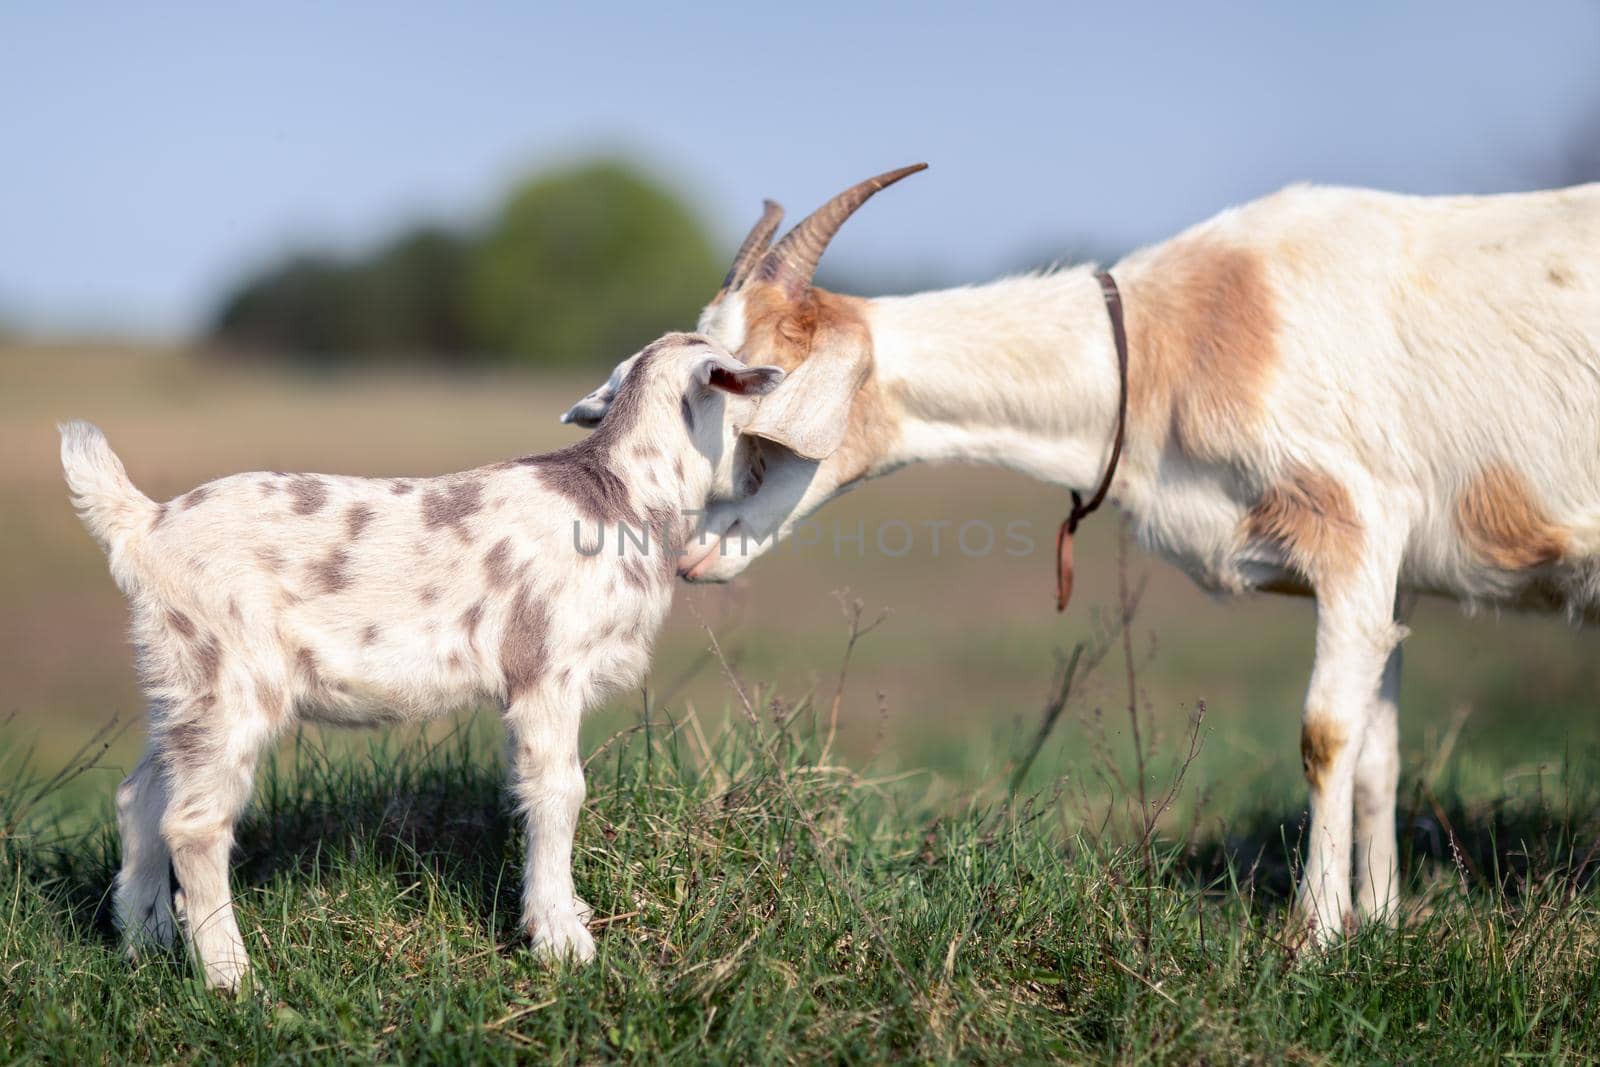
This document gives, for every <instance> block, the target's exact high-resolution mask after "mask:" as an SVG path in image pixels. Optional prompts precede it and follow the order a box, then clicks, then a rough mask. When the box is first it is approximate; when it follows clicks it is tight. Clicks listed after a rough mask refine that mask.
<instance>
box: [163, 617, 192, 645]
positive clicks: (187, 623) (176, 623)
mask: <svg viewBox="0 0 1600 1067" xmlns="http://www.w3.org/2000/svg"><path fill="white" fill-rule="evenodd" d="M167 625H168V626H170V627H172V629H173V630H174V631H175V632H176V633H177V634H178V635H179V636H180V637H182V638H184V639H185V640H188V641H193V640H194V635H195V629H194V621H193V620H192V619H190V618H189V616H187V615H185V614H184V613H183V612H181V611H176V610H168V611H167Z"/></svg>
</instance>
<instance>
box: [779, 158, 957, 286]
mask: <svg viewBox="0 0 1600 1067" xmlns="http://www.w3.org/2000/svg"><path fill="white" fill-rule="evenodd" d="M927 169H928V165H927V164H926V163H913V164H911V166H909V167H901V168H900V169H899V170H891V171H888V172H887V173H884V174H880V175H878V176H877V177H876V178H868V179H867V180H866V181H864V182H857V183H856V184H855V185H852V186H851V187H850V188H848V189H846V190H845V191H844V192H842V193H840V194H839V195H838V196H836V197H834V198H833V199H832V200H829V201H828V202H827V203H826V204H823V205H822V206H821V207H819V208H817V210H815V211H813V212H812V213H811V214H809V215H807V216H806V217H805V218H804V219H802V220H801V221H800V224H799V225H798V226H796V227H795V228H794V229H792V230H790V231H789V232H788V233H786V234H784V235H783V240H781V241H779V242H778V243H777V244H776V245H774V246H773V248H772V251H770V252H768V253H767V254H766V255H765V256H764V257H762V260H761V266H760V268H759V269H758V270H757V276H758V277H760V278H761V279H762V280H764V281H771V282H778V283H779V284H781V285H782V286H783V287H784V288H786V289H788V290H789V291H790V292H792V293H800V292H804V291H805V290H806V289H809V288H810V287H811V276H812V275H813V274H815V273H816V272H817V261H818V260H820V259H821V258H822V252H823V250H824V249H826V248H827V247H828V242H829V241H831V240H833V235H834V234H836V233H838V232H839V227H841V226H843V225H844V220H845V219H848V218H849V217H850V216H851V215H853V214H855V210H856V208H858V207H860V206H861V205H862V204H865V203H866V202H867V201H868V200H869V199H870V198H871V197H872V194H873V193H875V192H877V191H878V190H879V189H885V188H887V187H889V186H891V185H893V184H894V183H895V182H897V181H899V180H900V179H901V178H904V177H906V176H907V175H910V174H915V173H916V172H917V171H919V170H927Z"/></svg>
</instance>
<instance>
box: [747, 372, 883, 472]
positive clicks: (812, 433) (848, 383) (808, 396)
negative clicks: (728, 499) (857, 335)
mask: <svg viewBox="0 0 1600 1067" xmlns="http://www.w3.org/2000/svg"><path fill="white" fill-rule="evenodd" d="M868 369H869V361H868V359H867V357H866V355H865V354H864V353H857V354H849V355H847V354H830V353H826V352H819V353H817V354H816V355H813V356H812V357H811V358H810V359H808V360H806V361H805V362H804V363H802V364H800V366H798V367H796V368H795V369H794V370H793V371H791V372H790V373H789V376H788V377H787V378H785V379H784V383H783V387H782V388H781V389H778V390H777V391H776V392H774V393H773V394H772V395H771V396H769V397H767V398H766V399H765V400H763V401H761V407H760V409H759V410H757V412H756V417H755V421H753V422H752V423H751V424H750V425H749V426H746V427H745V428H744V432H745V433H747V434H750V435H752V436H755V437H764V438H766V439H767V440H769V441H773V442H776V443H777V444H780V445H782V446H783V447H784V448H787V449H789V450H790V451H791V452H794V453H796V454H798V455H801V456H804V457H805V458H806V459H814V460H823V459H827V458H828V457H829V456H831V455H833V454H834V453H835V452H837V451H838V450H839V445H840V443H841V442H843V441H844V435H845V431H846V430H848V429H849V428H850V405H851V403H852V402H853V401H854V400H855V398H856V390H858V389H860V388H861V383H862V382H864V381H866V379H867V371H868Z"/></svg>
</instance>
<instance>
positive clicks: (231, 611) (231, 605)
mask: <svg viewBox="0 0 1600 1067" xmlns="http://www.w3.org/2000/svg"><path fill="white" fill-rule="evenodd" d="M228 615H229V616H230V617H231V618H232V619H233V621H234V622H241V621H243V619H244V612H243V611H241V610H240V609H239V601H238V600H237V599H236V598H234V597H229V598H228Z"/></svg>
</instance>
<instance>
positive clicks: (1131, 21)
mask: <svg viewBox="0 0 1600 1067" xmlns="http://www.w3.org/2000/svg"><path fill="white" fill-rule="evenodd" d="M224 7H227V8H230V10H223V8H224ZM145 8H149V10H146V9H145ZM232 8H233V5H216V4H165V5H115V6H113V5H110V4H106V5H103V6H101V5H88V4H85V5H72V6H69V5H65V4H45V3H16V4H8V5H6V6H5V7H4V8H3V9H0V145H3V152H0V167H3V170H0V190H3V195H0V315H4V316H7V317H9V318H11V319H13V320H21V321H22V322H24V323H25V324H29V325H32V326H35V327H38V328H44V329H51V328H54V329H98V330H128V331H134V332H139V333H146V334H169V335H171V334H181V333H183V332H185V331H189V330H192V329H193V328H195V327H196V326H197V325H198V324H199V323H200V322H202V321H203V319H204V316H205V314H206V312H207V310H208V308H209V306H210V303H211V301H212V300H214V299H215V297H216V295H217V293H218V292H219V290H220V288H221V287H222V286H223V285H224V284H225V283H226V281H228V280H229V279H230V278H232V277H234V276H235V275H236V274H237V272H238V271H240V270H241V269H242V268H244V267H246V266H248V265H250V264H252V263H255V262H258V261H260V260H261V259H262V258H263V257H266V256H269V255H271V254H272V253H274V252H275V251H278V250H280V249H282V248H284V247H287V246H290V245H294V244H299V243H302V242H307V241H315V242H321V243H326V244H330V245H333V246H335V247H347V248H355V247H360V246H362V245H363V244H364V243H366V242H370V241H373V240H375V239H377V238H379V237H381V236H382V235H383V234H384V233H386V232H387V231H389V230H391V229H392V228H393V227H395V226H397V225H399V224H402V223H404V222H406V221H409V220H411V219H413V218H415V217H417V216H419V215H433V216H439V217H443V218H446V219H458V220H472V219H474V218H477V217H480V216H481V215H482V213H484V212H485V211H486V210H487V209H488V208H489V207H490V206H491V205H492V204H493V203H494V202H495V200H496V198H497V197H498V195H499V194H500V193H501V192H502V191H503V190H504V189H505V188H506V186H507V185H508V184H509V183H510V182H511V181H512V180H513V179H514V178H515V177H517V176H518V175H521V174H523V173H526V172H528V171H530V170H533V169H536V168H538V167H540V166H543V165H547V164H549V163H552V162H557V161H562V160H566V159H570V158H573V157H577V156H582V155H586V154H588V153H591V152H594V151H620V152H624V153H626V154H629V155H633V156H635V157H637V158H639V159H641V160H643V161H644V162H646V163H648V164H650V165H652V166H654V167H655V168H657V169H658V170H659V171H660V172H662V173H663V174H664V175H666V176H667V177H668V178H669V179H670V180H671V181H672V182H673V183H674V184H675V185H676V186H677V187H678V188H679V189H681V190H682V191H683V192H684V193H685V195H687V196H688V197H689V198H690V200H691V201H692V202H693V203H694V205H695V206H696V207H697V208H698V209H699V210H700V212H701V213H702V214H703V215H704V217H705V218H706V219H707V221H708V222H709V223H710V224H711V225H712V226H713V227H714V228H715V230H716V232H717V233H718V235H719V236H720V237H721V238H722V239H723V240H724V241H725V242H726V243H727V244H728V245H730V246H731V245H732V244H733V243H734V242H735V241H737V239H738V237H739V236H741V235H742V233H743V230H744V229H745V227H746V226H748V224H749V223H750V221H752V220H753V218H754V215H755V213H756V212H757V210H758V209H759V204H760V199H761V197H763V196H773V197H775V198H777V199H779V200H781V201H782V202H783V203H784V204H785V205H786V206H788V208H789V209H790V211H791V214H792V215H798V214H800V213H803V212H804V211H806V210H809V209H810V208H811V207H813V206H815V204H816V203H817V202H818V201H819V200H821V199H822V198H824V197H826V196H828V195H831V194H832V193H833V192H835V191H837V190H838V189H839V188H841V187H842V186H844V185H846V184H848V183H850V182H852V181H854V180H856V179H858V178H861V177H865V176H867V175H869V174H871V173H874V172H876V171H878V170H881V169H886V168H888V167H891V166H895V165H898V164H900V163H904V162H909V161H914V160H927V161H928V162H930V163H931V164H932V169H931V170H930V171H929V172H928V173H927V174H923V175H918V176H917V177H915V178H912V179H911V180H909V181H908V182H906V183H905V184H904V185H902V186H900V187H897V188H896V189H895V190H894V191H893V193H891V194H886V195H885V196H884V197H882V198H881V199H880V200H878V201H877V202H875V203H873V204H872V205H871V206H870V207H869V208H868V209H867V210H866V211H865V212H864V213H863V214H862V215H861V216H859V217H858V218H857V220H855V221H854V222H852V224H851V225H850V226H849V227H847V228H846V231H845V233H844V234H843V235H842V236H841V238H840V240H839V241H838V242H837V245H836V249H835V251H834V252H833V253H832V254H831V256H830V262H831V263H833V264H834V266H835V267H836V268H838V269H840V270H842V271H845V272H848V273H850V274H854V275H858V276H859V275H864V274H870V273H872V272H881V273H889V274H893V273H899V274H902V275H903V274H906V273H913V272H914V273H922V274H938V275H941V276H945V277H949V278H951V279H956V280H978V279H982V278H984V277H987V276H989V275H991V274H993V273H995V272H997V271H999V270H1002V269H1006V268H1010V267H1014V266H1016V265H1018V264H1019V263H1021V262H1024V261H1026V260H1027V259H1028V258H1029V256H1030V255H1032V256H1036V257H1037V258H1038V259H1040V260H1041V261H1042V260H1044V259H1047V258H1049V256H1051V255H1053V254H1055V253H1057V252H1059V251H1060V250H1061V249H1064V248H1070V247H1105V246H1126V245H1129V244H1132V243H1137V242H1144V241H1149V240H1154V239H1157V238H1159V237H1161V236H1164V235H1166V234H1168V233H1171V232H1173V231H1175V230H1177V229H1178V228H1180V227H1182V226H1183V225H1186V224H1187V223H1189V222H1192V221H1194V220H1196V219H1199V218H1202V217H1204V216H1206V215H1208V214H1210V213H1211V212H1213V211H1215V210H1216V209H1218V208H1220V207H1222V206H1225V205H1227V204H1229V203H1233V202H1237V201H1240V200H1244V199H1248V198H1250V197H1252V196H1255V195H1257V194H1260V193H1263V192H1266V191H1269V190H1271V189H1274V188H1276V187H1278V186H1280V185H1283V184H1285V183H1287V182H1290V181H1298V180H1312V181H1319V182H1336V183H1359V184H1368V185H1376V186H1382V187H1387V188H1392V189H1400V190H1407V191H1416V192H1435V191H1438V192H1444V191H1453V192H1490V191H1496V190H1505V189H1517V188H1528V187H1531V186H1535V185H1538V184H1540V183H1541V182H1544V181H1547V180H1550V178H1551V176H1552V175H1554V174H1556V173H1558V172H1559V171H1560V170H1561V166H1562V163H1563V161H1564V160H1565V159H1566V158H1567V157H1568V156H1569V154H1571V153H1572V152H1574V151H1575V150H1576V148H1577V145H1576V143H1575V141H1574V138H1575V137H1576V136H1577V132H1578V130H1579V128H1580V125H1581V124H1582V123H1583V122H1585V121H1588V122H1589V126H1588V129H1589V130H1590V132H1591V133H1592V134H1593V133H1597V131H1600V122H1595V121H1593V119H1594V116H1596V115H1597V114H1600V4H1597V3H1594V2H1593V0H1567V2H1549V3H1543V4H1540V5H1537V6H1518V5H1508V4H1504V3H1499V4H1490V3H1448V4H1447V3H1429V4H1378V3H1373V4H1364V3H1351V4H1316V5H1310V4H1276V5H1267V4H1229V5H1226V7H1225V9H1222V8H1223V5H1196V4H1183V5H1179V4H1172V5H1159V4H1157V5H1145V4H1138V5H1134V4H1116V5H1105V4H1062V3H1039V4H1018V5H991V6H988V7H986V8H984V9H982V10H979V9H978V7H977V6H976V5H959V6H957V5H948V6H947V5H939V4H933V5H929V4H919V5H910V4H907V5H881V6H879V5H866V4H837V5H835V4H829V3H815V2H813V3H807V4H803V5H784V6H782V7H781V8H779V7H776V6H773V5H751V4H738V5H733V4H729V5H723V4H702V5H694V6H692V9H691V5H672V6H671V7H670V8H667V7H648V8H647V7H638V8H634V7H630V6H628V5H620V4H609V5H595V4H591V5H585V6H583V7H578V6H565V5H557V4H533V3H527V4H515V5H512V4H506V5H493V4H490V5H472V6H467V5H452V6H450V8H449V10H447V9H446V5H437V7H433V6H424V5H420V4H410V3H389V4H382V5H379V4H371V5H365V4H356V3H342V4H301V3H292V2H284V3H275V4H272V5H257V6H255V7H254V8H253V9H252V10H251V11H248V12H245V11H242V10H235V9H232ZM1212 8H1217V10H1212Z"/></svg>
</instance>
